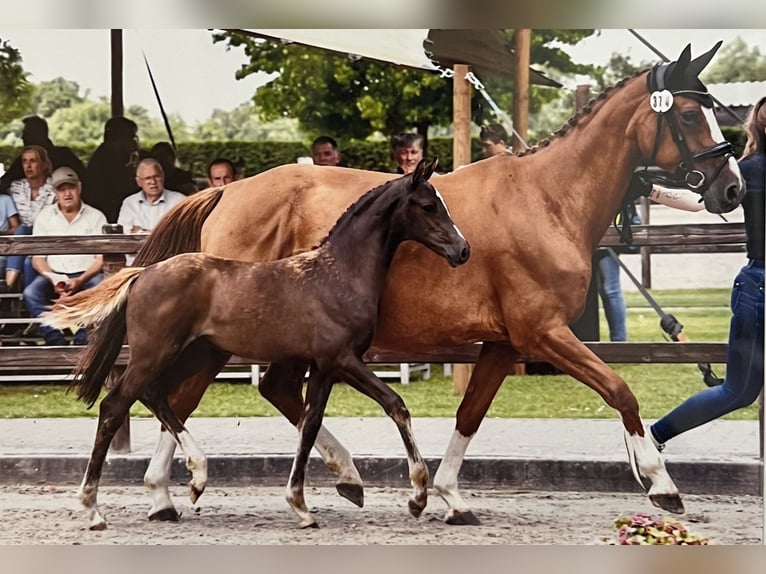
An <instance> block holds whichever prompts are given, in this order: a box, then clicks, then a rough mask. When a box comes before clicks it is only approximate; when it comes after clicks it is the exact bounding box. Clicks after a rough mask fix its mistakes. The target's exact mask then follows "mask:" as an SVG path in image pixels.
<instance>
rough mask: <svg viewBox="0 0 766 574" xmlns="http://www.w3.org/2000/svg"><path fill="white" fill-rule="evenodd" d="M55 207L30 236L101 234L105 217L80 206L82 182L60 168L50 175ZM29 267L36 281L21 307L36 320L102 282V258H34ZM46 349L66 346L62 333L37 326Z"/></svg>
mask: <svg viewBox="0 0 766 574" xmlns="http://www.w3.org/2000/svg"><path fill="white" fill-rule="evenodd" d="M51 183H52V185H53V188H54V189H55V190H56V203H54V204H53V205H48V206H46V207H44V208H43V209H42V211H40V213H39V215H38V216H37V219H35V223H34V227H33V229H32V235H92V234H100V233H102V228H103V226H104V224H105V223H106V217H105V216H104V214H103V213H102V212H101V211H99V210H98V209H96V208H94V207H91V206H90V205H87V204H85V203H83V202H82V199H81V197H82V182H81V181H80V177H79V176H78V175H77V172H76V171H75V170H74V169H72V168H70V167H60V168H58V169H57V170H55V171H54V172H53V174H52V175H51ZM32 265H33V266H34V268H35V270H36V271H37V272H38V273H39V275H38V277H36V278H35V280H34V281H32V283H31V284H30V285H29V286H28V287H27V288H26V289H24V303H25V304H26V306H27V310H28V311H29V315H30V316H31V317H39V316H40V314H41V313H42V312H43V311H45V310H46V309H47V307H48V306H49V305H50V304H51V302H52V301H53V299H55V298H57V297H58V296H59V295H62V294H67V295H69V294H72V293H76V292H77V291H81V290H83V289H88V288H90V287H93V286H95V285H97V284H98V283H99V282H100V281H101V279H102V278H103V276H102V274H101V268H102V266H103V256H102V255H92V254H90V255H82V254H75V255H34V256H33V257H32ZM38 331H39V333H40V335H42V337H43V339H45V343H46V345H66V344H67V340H66V339H65V337H64V333H62V332H61V331H59V330H57V329H53V328H52V327H48V326H46V325H40V326H38ZM74 342H75V344H76V345H82V344H85V342H86V336H85V331H83V330H79V331H77V333H75V337H74Z"/></svg>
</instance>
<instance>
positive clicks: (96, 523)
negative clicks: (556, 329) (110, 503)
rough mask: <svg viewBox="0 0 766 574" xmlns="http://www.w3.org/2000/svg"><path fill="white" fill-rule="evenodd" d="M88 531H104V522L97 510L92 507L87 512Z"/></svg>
mask: <svg viewBox="0 0 766 574" xmlns="http://www.w3.org/2000/svg"><path fill="white" fill-rule="evenodd" d="M88 530H106V520H105V519H104V517H103V516H102V515H101V512H99V510H98V508H95V507H93V508H91V509H89V511H88Z"/></svg>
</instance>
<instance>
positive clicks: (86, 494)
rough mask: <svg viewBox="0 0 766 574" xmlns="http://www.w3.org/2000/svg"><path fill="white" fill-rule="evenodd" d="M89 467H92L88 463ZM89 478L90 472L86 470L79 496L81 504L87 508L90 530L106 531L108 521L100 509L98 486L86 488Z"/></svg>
mask: <svg viewBox="0 0 766 574" xmlns="http://www.w3.org/2000/svg"><path fill="white" fill-rule="evenodd" d="M88 466H90V463H88ZM87 476H88V471H87V470H86V471H85V476H83V479H82V483H81V484H80V491H79V493H78V494H79V497H80V502H81V503H82V505H83V506H84V507H85V510H86V512H87V515H88V528H90V529H91V530H104V529H105V528H106V520H105V519H104V517H103V516H102V515H101V512H100V511H99V509H98V501H97V499H98V485H94V486H91V487H86V486H85V477H87Z"/></svg>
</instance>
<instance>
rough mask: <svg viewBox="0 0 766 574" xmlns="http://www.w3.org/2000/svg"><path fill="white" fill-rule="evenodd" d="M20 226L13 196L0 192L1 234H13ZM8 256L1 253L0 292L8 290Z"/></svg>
mask: <svg viewBox="0 0 766 574" xmlns="http://www.w3.org/2000/svg"><path fill="white" fill-rule="evenodd" d="M18 226H19V212H18V210H17V209H16V204H15V203H13V200H12V199H11V196H10V195H8V194H7V193H5V192H0V235H13V234H14V232H15V231H16V228H18ZM7 260H8V258H7V257H5V256H4V255H0V293H4V292H6V291H7V290H8V286H7V285H6V283H5V265H6V263H7Z"/></svg>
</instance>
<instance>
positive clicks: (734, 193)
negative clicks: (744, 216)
mask: <svg viewBox="0 0 766 574" xmlns="http://www.w3.org/2000/svg"><path fill="white" fill-rule="evenodd" d="M741 187H742V186H740V185H738V184H732V185H730V186H729V187H727V188H726V193H724V197H726V201H728V202H729V203H739V202H740V200H741V199H742V196H741V195H740V191H742V189H741Z"/></svg>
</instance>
